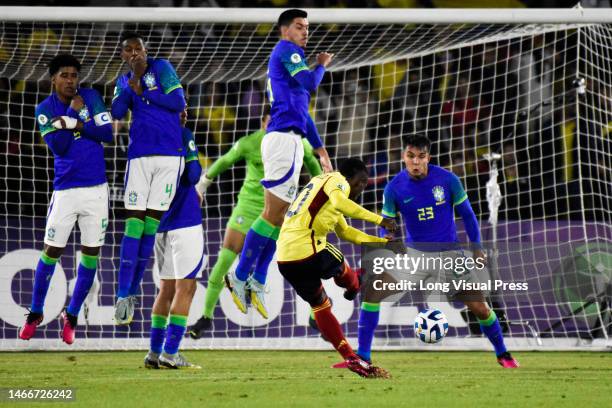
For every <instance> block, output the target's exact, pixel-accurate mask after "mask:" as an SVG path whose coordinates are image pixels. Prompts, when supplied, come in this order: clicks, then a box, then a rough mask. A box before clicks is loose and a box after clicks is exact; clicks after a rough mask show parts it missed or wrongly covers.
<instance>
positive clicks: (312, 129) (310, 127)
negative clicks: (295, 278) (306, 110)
mask: <svg viewBox="0 0 612 408" xmlns="http://www.w3.org/2000/svg"><path fill="white" fill-rule="evenodd" d="M306 140H308V141H309V142H310V145H311V146H312V148H313V149H318V148H319V147H321V146H323V142H322V141H321V136H319V131H318V130H317V126H316V125H315V124H314V121H313V120H312V118H311V117H310V115H308V117H307V118H306Z"/></svg>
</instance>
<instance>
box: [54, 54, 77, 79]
mask: <svg viewBox="0 0 612 408" xmlns="http://www.w3.org/2000/svg"><path fill="white" fill-rule="evenodd" d="M62 67H75V68H76V70H77V71H79V72H80V71H81V63H80V62H79V60H78V59H76V58H75V57H74V56H73V55H70V54H59V55H56V56H55V57H53V59H52V60H51V61H50V62H49V75H51V76H53V75H55V74H57V71H59V70H60V68H62Z"/></svg>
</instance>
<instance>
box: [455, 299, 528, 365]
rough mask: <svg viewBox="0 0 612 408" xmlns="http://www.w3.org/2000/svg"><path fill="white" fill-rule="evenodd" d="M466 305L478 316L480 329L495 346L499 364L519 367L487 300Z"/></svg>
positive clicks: (466, 303)
mask: <svg viewBox="0 0 612 408" xmlns="http://www.w3.org/2000/svg"><path fill="white" fill-rule="evenodd" d="M465 305H466V306H467V307H468V309H470V311H471V312H472V313H474V314H475V315H476V317H477V318H478V322H479V323H480V330H481V331H482V333H483V334H484V335H485V336H487V338H488V339H489V341H490V342H491V344H492V345H493V347H494V348H495V355H496V356H497V362H498V363H499V365H501V366H502V367H504V368H518V367H519V363H518V361H516V360H515V359H514V357H512V355H511V354H510V352H509V351H508V350H507V349H506V345H505V343H504V335H503V333H502V329H501V326H500V324H499V319H498V318H497V315H496V314H495V312H494V311H493V310H492V309H489V307H488V306H487V304H486V303H485V302H465Z"/></svg>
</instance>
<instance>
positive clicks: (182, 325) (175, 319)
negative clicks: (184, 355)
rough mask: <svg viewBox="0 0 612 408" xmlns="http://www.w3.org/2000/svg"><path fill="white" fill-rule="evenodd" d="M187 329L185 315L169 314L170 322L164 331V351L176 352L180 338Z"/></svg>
mask: <svg viewBox="0 0 612 408" xmlns="http://www.w3.org/2000/svg"><path fill="white" fill-rule="evenodd" d="M186 330H187V316H181V315H170V324H169V325H168V329H167V331H166V341H165V343H164V353H166V354H176V353H178V349H179V346H180V345H181V340H183V336H184V335H185V331H186Z"/></svg>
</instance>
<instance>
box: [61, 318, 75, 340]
mask: <svg viewBox="0 0 612 408" xmlns="http://www.w3.org/2000/svg"><path fill="white" fill-rule="evenodd" d="M62 322H63V327H62V341H63V342H64V343H66V344H68V345H70V344H72V343H74V333H75V329H76V325H77V317H76V316H74V315H71V314H70V313H68V312H67V311H65V310H64V311H63V312H62Z"/></svg>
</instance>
